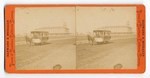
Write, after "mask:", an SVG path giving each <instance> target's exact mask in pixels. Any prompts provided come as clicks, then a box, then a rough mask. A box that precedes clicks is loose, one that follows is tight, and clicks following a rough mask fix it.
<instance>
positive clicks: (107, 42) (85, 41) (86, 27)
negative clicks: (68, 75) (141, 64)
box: [76, 6, 137, 69]
mask: <svg viewBox="0 0 150 78" xmlns="http://www.w3.org/2000/svg"><path fill="white" fill-rule="evenodd" d="M76 28H77V29H76V30H77V31H76V33H77V35H76V37H77V40H76V43H77V51H76V52H77V57H76V58H77V69H136V68H137V41H136V40H137V39H136V7H82V6H78V7H77V8H76Z"/></svg>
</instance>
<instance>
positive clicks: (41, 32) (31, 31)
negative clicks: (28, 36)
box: [31, 31, 49, 33]
mask: <svg viewBox="0 0 150 78" xmlns="http://www.w3.org/2000/svg"><path fill="white" fill-rule="evenodd" d="M31 33H49V32H48V31H31Z"/></svg>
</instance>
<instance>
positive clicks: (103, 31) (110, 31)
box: [93, 30, 111, 32]
mask: <svg viewBox="0 0 150 78" xmlns="http://www.w3.org/2000/svg"><path fill="white" fill-rule="evenodd" d="M93 32H111V31H109V30H93Z"/></svg>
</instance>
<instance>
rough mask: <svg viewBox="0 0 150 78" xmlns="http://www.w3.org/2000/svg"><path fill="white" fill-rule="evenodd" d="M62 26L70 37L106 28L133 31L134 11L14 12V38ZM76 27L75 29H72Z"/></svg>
mask: <svg viewBox="0 0 150 78" xmlns="http://www.w3.org/2000/svg"><path fill="white" fill-rule="evenodd" d="M64 24H65V25H66V26H67V27H68V28H69V31H70V33H75V31H76V32H78V33H87V32H91V31H93V30H94V29H96V28H100V27H104V26H105V27H106V26H126V25H129V26H130V27H131V28H132V29H133V32H135V31H136V7H87V6H86V7H83V6H82V7H81V6H77V7H76V8H75V7H18V8H16V9H15V26H16V27H15V28H16V34H26V33H30V31H32V30H35V29H37V28H41V27H57V26H59V27H60V26H63V25H64ZM75 25H76V26H75Z"/></svg>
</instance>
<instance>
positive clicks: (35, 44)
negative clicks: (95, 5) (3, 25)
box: [15, 7, 76, 70]
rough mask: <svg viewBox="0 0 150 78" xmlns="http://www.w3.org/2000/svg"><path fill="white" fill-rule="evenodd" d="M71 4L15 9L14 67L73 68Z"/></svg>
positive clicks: (73, 8) (73, 26) (32, 68)
mask: <svg viewBox="0 0 150 78" xmlns="http://www.w3.org/2000/svg"><path fill="white" fill-rule="evenodd" d="M74 11H75V7H44V8H43V7H17V8H15V56H16V57H15V59H16V70H60V69H64V70H65V69H76V45H75V12H74Z"/></svg>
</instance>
